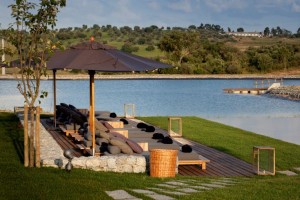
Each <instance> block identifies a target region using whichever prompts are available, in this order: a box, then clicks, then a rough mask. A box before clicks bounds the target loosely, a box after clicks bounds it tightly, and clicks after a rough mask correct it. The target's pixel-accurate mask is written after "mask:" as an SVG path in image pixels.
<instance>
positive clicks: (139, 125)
mask: <svg viewBox="0 0 300 200" xmlns="http://www.w3.org/2000/svg"><path fill="white" fill-rule="evenodd" d="M147 126H148V125H147V124H145V123H143V122H140V123H138V124H137V125H136V127H138V128H146V127H147Z"/></svg>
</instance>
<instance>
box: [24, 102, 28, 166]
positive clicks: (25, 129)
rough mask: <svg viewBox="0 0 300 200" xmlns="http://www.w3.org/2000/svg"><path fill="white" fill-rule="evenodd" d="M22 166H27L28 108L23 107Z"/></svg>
mask: <svg viewBox="0 0 300 200" xmlns="http://www.w3.org/2000/svg"><path fill="white" fill-rule="evenodd" d="M24 166H25V167H28V166H29V151H28V106H27V105H24Z"/></svg>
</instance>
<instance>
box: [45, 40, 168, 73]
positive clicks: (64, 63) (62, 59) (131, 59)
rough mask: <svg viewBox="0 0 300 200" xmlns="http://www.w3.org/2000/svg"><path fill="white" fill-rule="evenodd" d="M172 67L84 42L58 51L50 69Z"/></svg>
mask: <svg viewBox="0 0 300 200" xmlns="http://www.w3.org/2000/svg"><path fill="white" fill-rule="evenodd" d="M168 67H170V65H167V64H164V63H161V62H158V61H154V60H151V59H147V58H143V57H141V56H136V55H132V54H128V53H125V52H122V51H120V50H117V49H115V48H113V47H111V46H108V45H104V44H100V43H98V42H84V43H80V44H78V45H75V46H72V47H71V48H70V49H68V50H65V51H56V52H55V53H54V55H53V56H52V57H51V58H50V60H49V61H48V62H47V68H48V69H81V70H92V71H101V72H132V71H150V70H154V69H158V68H168Z"/></svg>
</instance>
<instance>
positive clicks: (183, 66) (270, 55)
mask: <svg viewBox="0 0 300 200" xmlns="http://www.w3.org/2000/svg"><path fill="white" fill-rule="evenodd" d="M228 31H229V32H230V31H232V30H231V29H230V28H229V27H228ZM237 31H238V32H243V31H244V29H243V28H242V27H239V28H238V29H237ZM52 34H53V35H54V36H55V39H54V40H56V41H55V42H58V41H62V42H64V43H65V44H66V47H68V46H70V45H72V43H71V41H74V39H79V40H80V41H86V40H87V39H89V37H90V36H94V37H95V39H96V40H97V41H100V42H102V43H104V44H106V43H110V42H119V43H121V44H122V46H121V47H120V49H121V50H122V51H125V52H128V53H133V52H138V51H139V50H141V49H140V48H144V50H146V51H149V52H150V51H153V50H155V49H159V50H161V51H162V52H164V54H162V55H163V56H161V57H160V58H155V59H157V60H161V61H163V62H167V63H170V64H172V65H173V66H174V68H171V69H164V70H159V73H188V74H190V73H195V74H220V73H229V74H238V73H258V72H261V73H266V72H271V71H273V70H282V69H289V68H294V67H299V66H300V57H299V55H300V50H299V48H300V45H299V44H298V45H296V44H294V45H291V44H285V43H276V44H273V45H271V46H261V47H256V48H248V49H246V50H245V51H241V50H239V49H238V48H236V47H234V46H233V45H230V44H229V42H237V40H236V39H235V38H234V37H232V36H229V35H227V34H226V33H225V31H224V29H223V28H222V27H221V26H220V25H215V24H203V23H201V24H200V25H199V26H196V25H190V26H188V28H182V27H158V26H156V25H151V26H149V27H140V26H134V27H133V28H131V27H129V26H123V27H119V28H118V27H116V26H112V25H103V26H99V25H97V24H94V25H93V26H92V27H88V26H87V25H82V27H74V28H73V27H68V28H60V29H55V30H53V32H52ZM263 34H264V35H265V36H272V37H289V38H295V37H300V28H299V29H298V31H297V33H296V34H292V33H291V32H290V31H288V30H286V29H283V28H280V27H279V26H277V27H276V28H269V27H266V28H265V30H264V31H263Z"/></svg>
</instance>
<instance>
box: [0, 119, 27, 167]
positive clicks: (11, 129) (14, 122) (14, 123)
mask: <svg viewBox="0 0 300 200" xmlns="http://www.w3.org/2000/svg"><path fill="white" fill-rule="evenodd" d="M3 130H4V134H5V135H6V136H8V137H9V138H10V139H11V141H12V143H13V146H14V148H15V150H16V153H17V154H18V157H19V160H20V162H21V163H24V129H23V126H22V124H21V123H20V122H19V119H18V117H17V116H15V115H13V116H11V117H8V118H6V119H5V121H4V123H3Z"/></svg>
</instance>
